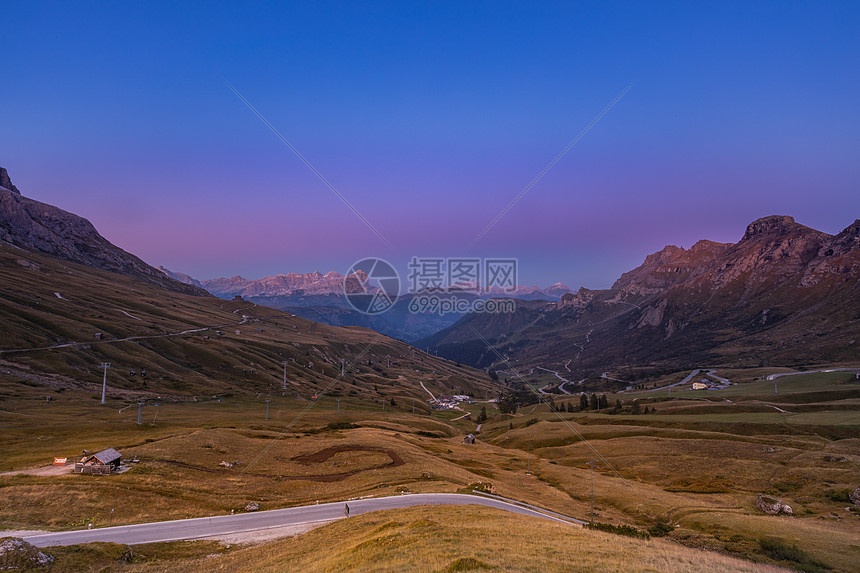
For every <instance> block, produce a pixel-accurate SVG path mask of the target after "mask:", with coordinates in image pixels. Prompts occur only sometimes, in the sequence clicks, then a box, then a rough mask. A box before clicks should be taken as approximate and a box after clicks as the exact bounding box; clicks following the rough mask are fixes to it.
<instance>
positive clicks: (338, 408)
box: [337, 398, 340, 414]
mask: <svg viewBox="0 0 860 573" xmlns="http://www.w3.org/2000/svg"><path fill="white" fill-rule="evenodd" d="M337 413H338V414H340V398H338V399H337Z"/></svg>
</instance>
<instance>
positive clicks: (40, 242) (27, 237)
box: [0, 167, 209, 296]
mask: <svg viewBox="0 0 860 573" xmlns="http://www.w3.org/2000/svg"><path fill="white" fill-rule="evenodd" d="M0 243H6V244H8V245H12V246H15V247H18V248H21V249H24V250H27V251H37V252H41V253H47V254H49V255H54V256H57V257H60V258H62V259H66V260H69V261H74V262H76V263H81V264H84V265H88V266H91V267H94V268H97V269H102V270H105V271H110V272H114V273H119V274H123V275H126V276H129V277H134V278H136V279H138V280H141V281H143V282H145V283H148V284H151V285H156V286H159V287H162V288H166V289H169V290H173V291H176V292H184V293H187V294H192V295H197V296H209V293H208V292H206V291H205V290H203V289H201V288H199V287H197V286H194V285H186V284H183V283H181V282H179V281H175V280H173V279H171V278H169V277H167V276H165V275H164V273H162V272H160V271H159V270H158V269H155V268H153V267H151V266H149V265H148V264H146V263H145V262H143V261H142V260H140V259H139V258H137V257H135V256H134V255H132V254H130V253H127V252H125V251H124V250H122V249H120V248H119V247H117V246H116V245H114V244H113V243H111V242H110V241H108V240H107V239H105V238H104V237H102V236H101V235H100V234H99V233H98V231H96V229H95V227H93V225H92V224H91V223H90V222H89V221H87V220H86V219H84V218H83V217H79V216H77V215H74V214H72V213H69V212H68V211H63V210H62V209H59V208H57V207H54V206H53V205H47V204H45V203H40V202H39V201H34V200H33V199H29V198H27V197H24V196H23V195H21V192H20V191H19V190H18V189H17V188H16V187H15V185H13V184H12V180H11V179H10V178H9V174H8V173H7V172H6V170H5V169H3V168H2V167H0Z"/></svg>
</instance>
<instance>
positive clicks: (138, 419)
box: [137, 402, 143, 426]
mask: <svg viewBox="0 0 860 573" xmlns="http://www.w3.org/2000/svg"><path fill="white" fill-rule="evenodd" d="M142 408H143V402H138V403H137V425H138V426H139V425H140V414H141V410H142Z"/></svg>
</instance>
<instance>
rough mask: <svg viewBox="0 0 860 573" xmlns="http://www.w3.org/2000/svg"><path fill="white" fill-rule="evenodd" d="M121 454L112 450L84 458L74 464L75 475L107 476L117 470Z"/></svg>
mask: <svg viewBox="0 0 860 573" xmlns="http://www.w3.org/2000/svg"><path fill="white" fill-rule="evenodd" d="M121 461H122V454H120V453H119V452H118V451H116V450H115V449H113V448H108V449H106V450H102V451H100V452H99V453H97V454H93V455H91V456H84V457H83V458H81V461H79V462H78V463H76V464H75V473H79V474H99V475H109V474H110V473H111V472H113V471H116V470H118V469H119V465H120V462H121Z"/></svg>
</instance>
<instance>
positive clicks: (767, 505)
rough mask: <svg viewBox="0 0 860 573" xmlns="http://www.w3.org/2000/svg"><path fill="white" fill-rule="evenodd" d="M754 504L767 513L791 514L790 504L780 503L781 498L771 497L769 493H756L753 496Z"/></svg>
mask: <svg viewBox="0 0 860 573" xmlns="http://www.w3.org/2000/svg"><path fill="white" fill-rule="evenodd" d="M755 505H756V507H757V508H759V510H760V511H762V512H764V513H766V514H768V515H777V514H780V513H785V514H788V515H793V514H794V511H792V509H791V506H789V505H786V504H784V503H782V500H781V499H777V498H775V497H771V496H769V495H764V494H761V493H760V494H758V496H756V498H755Z"/></svg>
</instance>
